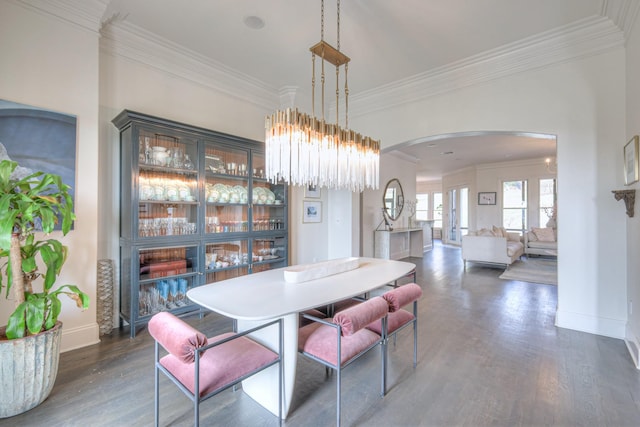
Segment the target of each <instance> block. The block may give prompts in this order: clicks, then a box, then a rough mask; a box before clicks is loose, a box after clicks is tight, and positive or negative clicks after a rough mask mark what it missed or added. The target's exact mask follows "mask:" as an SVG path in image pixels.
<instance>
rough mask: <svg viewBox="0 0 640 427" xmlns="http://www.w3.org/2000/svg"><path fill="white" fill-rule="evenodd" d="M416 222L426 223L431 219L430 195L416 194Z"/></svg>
mask: <svg viewBox="0 0 640 427" xmlns="http://www.w3.org/2000/svg"><path fill="white" fill-rule="evenodd" d="M416 200H417V201H418V203H416V220H417V221H426V220H428V219H429V193H425V194H416Z"/></svg>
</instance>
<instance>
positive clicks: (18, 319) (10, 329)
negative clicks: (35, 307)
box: [5, 301, 27, 340]
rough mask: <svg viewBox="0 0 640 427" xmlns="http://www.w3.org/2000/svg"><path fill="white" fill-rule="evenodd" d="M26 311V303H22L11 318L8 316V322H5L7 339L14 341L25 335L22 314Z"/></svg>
mask: <svg viewBox="0 0 640 427" xmlns="http://www.w3.org/2000/svg"><path fill="white" fill-rule="evenodd" d="M26 309H27V302H26V301H25V302H23V303H22V304H20V305H19V306H18V307H17V308H16V309H15V310H14V312H13V313H11V316H9V320H8V322H7V329H6V331H5V334H6V335H7V338H9V339H10V340H14V339H16V338H22V337H24V335H25V320H24V317H25V316H24V313H25V311H26Z"/></svg>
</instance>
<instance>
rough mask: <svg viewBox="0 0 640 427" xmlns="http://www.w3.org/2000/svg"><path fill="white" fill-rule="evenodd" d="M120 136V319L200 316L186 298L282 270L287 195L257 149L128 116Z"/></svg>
mask: <svg viewBox="0 0 640 427" xmlns="http://www.w3.org/2000/svg"><path fill="white" fill-rule="evenodd" d="M112 122H113V124H114V125H115V126H116V127H117V128H118V129H119V131H120V318H121V321H125V322H127V323H129V324H130V326H131V337H132V338H133V337H135V334H136V328H137V327H138V326H140V325H145V324H146V323H147V322H148V321H149V319H150V318H151V316H152V315H153V314H155V313H157V312H159V311H171V312H172V313H174V314H176V315H180V314H185V313H188V312H192V311H196V310H200V307H199V306H197V305H195V304H193V303H192V302H190V301H189V299H188V298H187V296H186V293H187V291H188V290H189V289H191V288H193V287H195V286H201V285H204V284H209V283H215V282H218V281H221V280H225V279H230V278H233V277H238V276H243V275H246V274H252V273H256V272H259V271H264V270H268V269H272V268H279V267H285V266H287V265H288V247H289V244H288V242H289V239H288V228H289V226H288V223H289V221H288V207H287V204H288V203H287V202H288V189H287V186H286V185H285V184H283V183H277V184H273V183H271V182H268V181H267V180H266V179H265V178H264V176H265V175H264V170H265V155H264V143H262V142H258V141H252V140H248V139H245V138H240V137H237V136H232V135H227V134H223V133H220V132H215V131H211V130H207V129H203V128H199V127H195V126H189V125H186V124H182V123H177V122H174V121H170V120H165V119H161V118H158V117H153V116H149V115H146V114H141V113H136V112H133V111H129V110H124V111H122V112H121V113H120V114H119V115H118V116H117V117H115V118H114V119H113V121H112Z"/></svg>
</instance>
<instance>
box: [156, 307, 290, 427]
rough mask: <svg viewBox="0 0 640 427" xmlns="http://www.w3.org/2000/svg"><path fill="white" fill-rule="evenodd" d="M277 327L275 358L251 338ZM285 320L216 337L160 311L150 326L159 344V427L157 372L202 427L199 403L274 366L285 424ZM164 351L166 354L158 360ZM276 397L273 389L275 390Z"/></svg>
mask: <svg viewBox="0 0 640 427" xmlns="http://www.w3.org/2000/svg"><path fill="white" fill-rule="evenodd" d="M265 328H278V333H279V343H280V345H279V349H278V352H277V353H276V352H275V351H272V350H270V349H268V348H266V347H264V346H263V345H261V344H259V343H257V342H255V341H253V340H252V339H250V338H249V337H248V335H249V334H251V333H252V332H255V331H257V330H260V329H265ZM282 331H283V325H282V319H278V320H274V321H271V322H268V323H265V324H264V325H260V326H257V327H255V328H252V329H249V330H247V331H243V332H241V333H232V332H229V333H224V334H221V335H217V336H215V337H212V338H207V337H206V336H205V335H204V334H202V333H201V332H199V331H198V330H197V329H195V328H193V327H192V326H190V325H189V324H187V323H186V322H184V321H183V320H181V319H179V318H178V317H176V316H174V315H173V314H171V313H169V312H160V313H158V314H156V315H154V316H153V317H152V318H151V320H150V321H149V334H151V336H152V337H153V339H154V340H155V357H154V361H155V363H154V365H155V369H154V373H155V399H154V409H155V425H156V427H157V426H158V425H159V417H160V386H159V380H160V379H159V373H160V372H162V373H163V374H165V375H166V376H167V377H168V378H169V379H170V380H171V381H172V382H173V383H174V384H175V385H176V386H178V388H179V389H180V390H181V391H182V392H183V393H184V394H185V395H186V396H187V397H188V398H189V399H190V400H191V401H192V402H193V405H194V408H193V409H194V425H195V426H198V425H199V418H200V413H199V408H200V403H201V402H203V401H205V400H207V399H209V398H210V397H212V396H215V395H216V394H218V393H220V392H221V391H223V390H226V389H228V388H229V387H232V386H234V385H236V384H238V383H239V382H241V381H243V380H245V379H247V378H249V377H250V376H252V375H254V374H257V373H258V372H260V371H263V370H265V369H267V368H269V367H271V366H273V365H276V364H277V365H278V369H279V378H280V381H279V389H278V396H279V405H278V406H279V408H280V409H279V415H278V418H279V422H280V424H282V388H283V369H282V357H281V355H282V349H283V335H282ZM160 347H162V348H164V349H165V350H166V353H167V354H166V355H164V356H163V357H160ZM274 392H275V390H274Z"/></svg>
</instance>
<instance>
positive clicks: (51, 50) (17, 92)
mask: <svg viewBox="0 0 640 427" xmlns="http://www.w3.org/2000/svg"><path fill="white" fill-rule="evenodd" d="M98 37H99V34H98V32H97V28H95V29H90V28H87V27H83V26H80V25H77V24H74V23H73V22H70V21H68V20H61V19H59V18H57V17H55V16H52V15H50V14H47V13H39V12H35V11H33V10H31V9H27V8H24V7H22V6H20V5H18V4H17V3H14V2H7V1H3V2H0V56H1V57H2V60H0V97H2V98H3V99H6V100H9V101H14V102H19V103H23V104H28V105H33V106H37V107H42V108H47V109H51V110H54V111H58V112H61V113H66V114H72V115H75V116H77V118H78V127H77V145H76V147H77V148H76V184H75V192H76V198H75V200H76V205H75V213H76V216H77V220H76V222H75V228H74V230H72V231H71V232H70V233H69V234H68V235H67V236H65V237H64V238H61V235H60V234H59V233H54V234H55V236H54V237H55V238H60V240H62V242H63V243H64V244H65V245H67V246H68V247H69V259H68V260H67V263H66V264H65V266H64V268H63V270H62V274H61V275H60V278H59V280H58V284H60V285H62V284H66V283H70V284H76V285H78V286H79V287H80V288H81V289H82V290H83V291H85V292H87V293H88V294H89V296H90V298H91V306H90V309H89V310H87V311H84V312H81V311H80V310H79V309H77V308H76V307H75V303H73V302H72V301H71V300H67V298H63V299H62V300H63V311H62V314H61V315H60V320H61V321H62V322H63V323H64V327H63V335H62V351H66V350H69V349H72V348H76V347H80V346H84V345H88V344H93V343H95V342H97V341H98V325H97V324H96V264H97V254H96V244H95V242H96V235H97V230H98V228H99V227H98V222H97V205H98V203H97V200H98V197H99V196H100V195H99V194H98V184H97V183H98V104H99V99H98ZM42 143H43V144H46V143H47V141H42ZM11 311H13V302H10V303H8V302H7V301H5V300H4V298H0V324H5V323H6V321H7V318H8V317H9V314H10V312H11Z"/></svg>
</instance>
